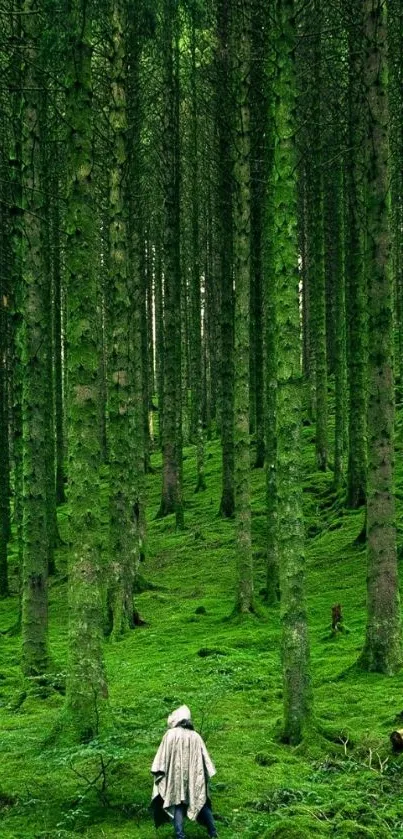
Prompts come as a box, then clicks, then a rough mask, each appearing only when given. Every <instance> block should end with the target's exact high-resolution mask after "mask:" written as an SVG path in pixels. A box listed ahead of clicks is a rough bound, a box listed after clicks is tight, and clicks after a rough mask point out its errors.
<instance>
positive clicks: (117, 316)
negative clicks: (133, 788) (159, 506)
mask: <svg viewBox="0 0 403 839" xmlns="http://www.w3.org/2000/svg"><path fill="white" fill-rule="evenodd" d="M110 22H111V36H112V38H111V56H110V64H109V66H110V89H111V99H110V103H111V104H110V129H111V137H110V139H111V160H110V183H109V239H110V253H109V272H110V278H109V302H110V340H109V347H110V353H109V364H108V372H109V393H108V397H109V398H108V415H109V429H108V430H109V463H110V487H111V493H110V503H109V508H110V566H109V574H110V577H109V605H110V609H111V613H112V636H113V637H114V638H117V637H119V636H121V635H123V634H124V633H125V632H126V631H127V630H128V629H130V628H132V627H133V625H134V624H133V586H134V577H135V573H136V567H137V563H138V553H139V544H138V526H137V525H138V519H137V516H136V514H135V510H134V502H135V497H134V496H135V490H134V487H133V479H132V475H133V466H132V467H131V468H128V464H133V461H134V457H135V452H134V443H133V441H134V438H135V436H136V435H137V434H138V433H139V429H138V428H136V427H135V424H134V418H135V408H134V404H133V403H134V394H133V369H132V359H133V348H132V340H133V335H132V322H131V319H132V297H133V284H132V281H131V275H132V272H131V270H130V265H129V262H128V255H129V251H128V221H127V210H126V195H125V176H126V169H127V162H128V151H127V136H128V125H127V104H126V101H127V78H126V64H127V42H126V37H127V27H128V21H127V6H126V0H113V2H112V5H111V21H110ZM145 372H146V374H147V372H148V371H147V370H146V371H145ZM145 407H146V409H147V410H148V405H146V406H145ZM140 433H141V432H140Z"/></svg>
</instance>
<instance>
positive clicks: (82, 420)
mask: <svg viewBox="0 0 403 839" xmlns="http://www.w3.org/2000/svg"><path fill="white" fill-rule="evenodd" d="M92 13H93V8H92V5H91V4H88V0H70V4H69V7H68V17H67V20H66V31H67V32H68V75H67V78H68V85H67V92H66V94H67V95H66V123H67V125H68V134H67V142H66V148H67V178H68V184H67V186H68V188H67V202H66V227H67V243H66V279H67V307H68V319H67V336H66V337H67V358H68V379H67V385H68V396H67V404H68V429H69V440H68V452H69V459H68V464H69V465H68V474H69V503H70V556H69V591H68V597H69V667H68V677H67V692H66V701H67V709H68V712H69V716H70V719H71V724H72V733H73V736H74V737H75V738H76V739H78V740H80V741H84V740H89V739H91V738H92V737H94V736H95V734H96V733H97V731H98V728H99V724H100V722H102V719H103V713H104V710H105V708H106V705H105V700H106V698H107V695H108V689H107V683H106V676H105V670H104V663H103V652H102V603H101V596H100V589H99V576H100V555H99V533H100V530H101V526H102V524H101V496H100V477H99V463H100V440H99V434H97V433H96V429H97V428H98V417H99V346H98V335H99V322H98V315H99V313H98V310H97V277H96V271H95V266H96V264H97V263H96V258H95V252H94V251H95V242H96V227H95V225H96V218H95V216H94V212H93V110H92V96H93V92H92V74H91V56H92Z"/></svg>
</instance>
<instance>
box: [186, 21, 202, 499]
mask: <svg viewBox="0 0 403 839" xmlns="http://www.w3.org/2000/svg"><path fill="white" fill-rule="evenodd" d="M196 31H197V30H196V11H195V8H193V9H192V21H191V42H190V49H191V77H190V84H191V185H192V194H191V202H192V204H191V252H192V257H191V277H190V283H191V288H190V293H191V330H190V362H191V372H192V375H191V398H192V401H191V417H190V427H191V433H192V437H193V440H194V441H195V443H196V475H197V476H196V487H195V492H199V491H202V490H204V489H206V479H205V476H204V431H203V416H202V407H203V406H202V384H203V381H202V334H201V291H200V219H199V216H200V198H199V190H200V182H199V130H200V124H199V102H198V88H197V65H196Z"/></svg>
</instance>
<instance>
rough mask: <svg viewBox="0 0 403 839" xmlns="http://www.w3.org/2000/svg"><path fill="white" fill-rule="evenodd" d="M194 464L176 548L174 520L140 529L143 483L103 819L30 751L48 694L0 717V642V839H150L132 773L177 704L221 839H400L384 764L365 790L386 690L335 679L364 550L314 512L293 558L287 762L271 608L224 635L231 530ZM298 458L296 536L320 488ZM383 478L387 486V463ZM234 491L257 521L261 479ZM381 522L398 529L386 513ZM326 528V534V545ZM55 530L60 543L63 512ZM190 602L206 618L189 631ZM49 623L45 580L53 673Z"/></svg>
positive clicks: (62, 592) (393, 702) (115, 679)
mask: <svg viewBox="0 0 403 839" xmlns="http://www.w3.org/2000/svg"><path fill="white" fill-rule="evenodd" d="M208 453H209V454H210V455H211V457H210V458H207V460H206V465H207V470H208V488H207V490H206V492H205V493H200V494H198V496H197V497H196V496H193V494H192V488H193V486H194V480H195V475H196V468H195V460H194V451H193V449H191V448H189V449H187V450H186V454H187V459H186V461H185V470H184V484H185V496H186V498H189V499H190V502H189V503H188V505H187V509H186V520H187V525H188V529H187V530H186V531H184V532H181V533H176V532H175V530H174V522H173V521H171V522H169V521H168V520H163V521H154V519H153V516H154V515H155V511H156V509H157V507H158V503H159V500H160V474H159V472H158V471H157V472H156V473H155V474H154V475H150V476H148V478H147V481H148V489H147V493H148V499H149V506H148V516H149V524H148V528H149V531H148V554H147V562H146V565H145V567H144V572H145V574H146V577H147V580H149V581H150V582H151V583H153V584H154V585H156V586H163V591H161V590H158V589H153V588H147V590H144V591H142V592H139V593H138V594H137V596H136V601H137V606H138V608H139V610H140V612H141V615H142V617H143V618H144V619H145V620H146V621H147V624H148V626H147V627H145V628H141V629H136V630H135V631H133V632H132V633H130V634H128V635H127V637H125V638H124V640H122V642H121V643H119V644H117V645H116V644H115V645H114V644H111V643H106V644H105V661H106V669H107V674H108V682H109V687H110V702H111V706H112V709H113V714H114V720H115V735H114V736H115V737H116V740H115V742H114V745H113V750H114V755H115V757H116V759H115V758H114V761H113V766H111V773H110V777H109V778H108V794H109V800H110V806H105V805H102V804H101V803H100V801H99V798H98V797H97V795H96V794H95V793H91V792H90V791H86V788H85V783H84V782H83V780H82V779H80V778H78V777H77V776H76V775H75V774H74V772H73V771H72V769H71V768H70V766H69V761H68V760H66V761H65V762H64V763H63V762H61V760H60V757H61V755H60V751H58V750H56V749H55V748H54V745H52V744H51V743H50V742H49V743H48V745H46V737H47V736H48V734H49V732H51V731H52V729H53V727H54V725H55V724H56V722H57V721H60V707H61V704H62V702H63V697H62V696H60V694H58V693H57V691H56V692H52V693H51V694H50V695H49V697H48V698H40V697H35V696H30V697H29V699H27V700H26V701H25V702H24V703H23V704H22V705H21V707H20V708H19V709H18V710H15V711H13V710H11V708H10V703H11V701H12V700H13V698H15V697H16V696H18V695H19V693H20V692H21V691H22V689H23V683H22V679H21V676H20V672H19V655H20V638H19V637H18V636H15V637H9V636H2V637H1V642H0V673H2V674H3V675H4V677H5V678H4V679H1V680H0V789H1V792H2V794H4V795H8V796H10V797H11V798H13V799H15V803H14V804H12V805H10V806H8V807H5V808H2V809H1V812H0V815H1V831H0V832H1V837H2V839H3V837H4V839H39V837H40V839H44V837H47V839H48V838H49V839H59V837H58V835H57V832H58V831H59V833H60V837H62V839H67V837H68V839H73V837H79V836H81V837H85V839H99V837H100V836H104V837H106V839H153V838H154V837H155V830H154V827H153V824H152V821H151V818H150V815H149V813H148V811H147V807H148V803H149V797H150V794H151V786H150V780H151V776H150V774H149V766H150V764H151V760H152V758H153V755H154V750H155V749H156V747H157V744H158V741H159V738H160V736H161V735H162V733H163V731H164V730H165V724H166V717H167V715H168V713H169V712H170V710H171V709H172V707H174V706H175V705H179V704H180V703H182V702H184V701H185V702H187V704H189V705H190V707H191V709H192V711H193V715H194V718H195V723H196V726H197V727H198V728H199V729H201V731H202V734H203V736H204V737H205V738H206V740H207V744H208V748H209V750H210V751H211V754H212V757H213V759H214V761H215V763H216V766H217V776H216V779H213V784H212V799H213V806H214V811H215V813H216V814H217V816H218V817H219V818H218V820H217V823H218V825H219V833H220V836H221V837H222V839H234V837H237V839H252V837H253V839H263V837H264V836H265V833H266V832H267V831H271V830H273V828H274V827H276V829H277V828H278V829H282V828H284V826H285V825H287V824H288V825H292V826H293V827H295V828H298V829H300V830H303V829H305V836H306V837H307V836H309V835H311V836H312V837H315V836H316V835H318V836H321V835H324V836H326V835H330V836H331V835H337V834H336V833H335V831H336V829H337V830H341V829H343V827H342V825H343V824H350V825H351V824H353V825H355V826H356V825H357V824H358V825H363V826H364V828H366V829H367V830H372V831H373V835H374V836H375V837H378V836H379V837H383V836H384V835H385V836H391V837H393V839H394V837H395V836H396V837H398V836H399V830H400V827H399V826H400V825H401V824H402V822H403V804H402V801H403V794H402V793H403V782H402V779H401V771H400V766H399V759H398V758H397V757H395V756H392V754H391V753H390V757H389V768H388V767H385V769H384V771H383V773H382V774H381V772H380V767H379V761H378V757H377V754H379V756H380V757H381V759H382V760H385V758H386V756H387V755H388V754H389V734H390V731H392V730H393V728H395V727H396V722H395V717H396V715H397V714H398V713H399V712H401V711H402V708H403V705H402V694H401V678H400V677H388V678H385V677H382V676H380V675H378V674H375V673H370V674H365V673H362V672H360V671H358V670H354V669H350V666H351V665H352V664H353V663H354V662H355V660H356V657H357V651H358V649H360V648H361V646H362V643H363V639H364V631H365V573H366V560H365V551H363V550H362V549H360V548H357V547H354V545H353V541H354V538H355V535H356V533H357V532H358V530H359V529H360V526H361V518H362V514H361V513H356V512H354V511H351V512H346V511H344V510H343V509H342V508H341V509H337V508H334V509H332V508H331V507H326V508H324V509H323V511H322V512H321V513H320V523H321V531H320V533H319V535H318V536H317V537H316V538H315V539H313V540H311V541H310V542H309V544H308V549H307V597H308V617H309V624H310V635H311V645H312V675H313V687H314V694H315V713H316V733H314V732H312V733H311V734H310V735H309V737H308V738H307V740H306V742H305V743H304V745H303V746H302V747H300V748H291V747H289V746H286V745H284V744H282V743H280V742H278V741H277V740H276V739H275V724H276V720H278V719H281V716H282V679H281V670H280V656H279V636H280V626H279V612H278V610H276V609H268V608H266V607H264V606H262V610H263V613H264V619H261V620H256V619H254V620H250V621H246V622H241V623H239V624H238V623H236V622H235V623H234V622H229V621H224V620H223V618H224V617H226V616H227V615H228V614H229V612H230V610H231V608H232V605H233V600H234V591H235V532H234V530H235V528H234V523H233V522H232V521H228V520H222V519H221V518H218V517H217V509H218V506H219V501H220V494H221V483H220V474H221V472H220V468H221V467H220V458H221V450H220V446H219V443H218V442H217V441H212V442H211V443H209V444H208ZM302 454H303V463H304V482H305V484H306V485H307V486H308V485H309V487H310V491H309V493H304V499H303V500H304V510H305V514H306V516H307V520H308V522H310V521H314V520H315V516H316V517H317V516H318V514H317V513H315V508H316V506H317V505H318V504H319V502H320V501H321V499H322V497H323V493H324V492H325V490H326V488H327V487H328V485H329V484H330V481H331V476H330V475H329V476H328V475H324V474H321V473H319V472H315V471H314V470H313V469H312V463H313V455H314V450H313V444H312V443H311V442H307V440H304V444H303V452H302ZM153 465H155V466H157V467H159V465H160V456H155V458H154V456H153ZM398 468H399V475H398V479H399V480H400V482H402V478H403V474H402V472H403V462H402V463H399V464H398ZM101 480H102V486H101V498H102V499H103V501H102V503H103V511H102V517H101V520H102V524H101V527H102V530H101V533H100V536H101V537H102V538H104V537H105V535H106V524H105V522H106V516H105V511H106V509H107V499H108V491H107V490H108V485H107V481H108V474H107V471H106V470H105V472H104V473H103V475H102V476H101ZM251 487H252V494H253V507H254V509H256V510H262V509H264V503H265V482H264V476H263V474H262V473H261V471H259V470H253V472H252V473H251ZM398 515H399V517H400V520H401V519H402V502H399V508H398ZM258 522H263V524H264V517H257V518H256V519H253V520H252V523H253V528H254V529H253V539H254V548H255V551H256V553H255V580H256V581H258V580H259V579H261V578H262V577H264V574H265V557H264V527H259V526H258ZM335 523H339V524H340V527H339V528H338V529H335V530H334V529H330V525H333V524H335ZM59 524H60V525H61V527H60V529H61V532H63V530H64V528H65V526H66V509H65V508H62V510H61V511H60V522H59ZM195 531H199V532H200V531H201V532H203V534H204V536H205V539H204V540H199V539H196V540H195V538H194V533H195ZM12 556H15V554H14V553H12ZM64 560H65V552H63V551H59V552H58V556H57V565H58V567H60V566H61V563H62V565H63V563H64ZM14 562H15V560H14V559H13V562H12V566H11V580H12V581H13V579H14V575H13V567H14ZM338 602H341V604H342V607H343V613H344V616H345V621H346V623H347V624H348V626H349V628H350V630H351V631H350V634H349V635H348V636H346V637H345V638H343V639H342V640H341V641H340V642H339V643H335V644H332V643H326V644H324V643H323V641H322V640H321V638H322V636H323V632H324V630H325V629H326V627H327V626H328V624H329V620H330V617H331V606H332V605H333V604H334V603H338ZM199 604H203V605H204V607H205V609H206V614H205V615H202V616H199V619H198V620H197V621H196V622H192V623H188V622H187V618H188V617H189V616H191V615H194V611H195V609H196V608H197V606H198V605H199ZM17 612H18V597H17V595H16V593H14V595H13V597H12V598H10V599H8V600H5V601H1V603H0V627H1V628H2V629H3V628H4V629H6V628H8V627H9V626H11V625H12V624H13V623H14V622H15V619H16V616H17ZM66 621H67V607H66V583H65V582H63V581H60V580H56V581H55V584H54V585H52V586H51V587H50V614H49V644H50V649H51V651H52V658H53V661H54V669H55V672H56V673H63V672H64V671H65V667H66ZM202 648H210V649H212V648H214V649H217V650H222V651H225V652H227V653H228V655H227V656H220V655H212V656H207V657H205V658H201V657H199V656H198V655H197V652H198V650H200V649H202ZM341 674H343V678H340V676H341ZM263 699H264V701H263ZM399 725H400V723H399ZM44 741H45V742H44ZM343 743H346V745H345V746H344V745H343ZM109 747H111V744H110V743H109ZM118 751H121V757H118V755H117V752H118ZM371 754H372V769H370V768H369V761H370V756H371ZM257 756H259V761H257ZM261 758H263V759H261ZM251 802H252V803H251ZM374 802H375V804H374ZM376 802H381V806H379V807H378V806H377V803H376ZM78 811H80V812H78ZM308 811H309V812H308ZM306 820H308V826H309V827H307V821H306ZM57 825H61V826H60V827H57ZM308 829H309V830H310V833H308V832H307V830H308ZM315 829H316V831H319V832H317V833H315V832H314V830H315ZM62 830H63V831H65V833H63V832H62ZM320 831H322V833H321V832H320ZM385 831H389V832H386V833H385ZM170 835H171V830H170V827H169V826H168V827H167V829H166V830H165V829H161V831H160V833H159V839H168V837H170ZM188 835H189V839H196V837H197V836H200V837H201V836H202V832H201V830H200V828H199V827H198V826H194V825H189V829H188ZM268 835H269V836H270V835H271V834H270V833H269V834H268ZM302 835H303V834H302ZM344 835H345V836H346V837H347V836H348V834H344ZM366 835H367V836H368V834H366ZM369 835H371V834H369ZM279 836H281V833H280V834H279ZM341 836H343V834H341ZM283 839H292V834H291V833H289V834H283Z"/></svg>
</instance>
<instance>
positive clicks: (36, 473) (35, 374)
mask: <svg viewBox="0 0 403 839" xmlns="http://www.w3.org/2000/svg"><path fill="white" fill-rule="evenodd" d="M23 13H24V14H23V22H22V34H23V38H24V42H25V44H26V50H25V55H26V60H25V62H24V65H23V73H22V83H23V88H24V91H23V99H22V108H23V118H22V192H23V206H24V219H23V226H24V237H23V239H22V247H23V255H22V278H23V294H22V297H21V305H22V319H23V326H22V356H21V361H22V371H23V381H22V427H23V525H22V526H23V574H22V669H23V672H24V674H25V675H28V676H32V675H37V674H40V673H43V672H45V671H46V667H47V664H48V646H47V623H48V583H47V578H48V545H49V533H48V516H47V461H46V457H45V456H44V454H45V452H46V451H47V447H48V414H49V404H48V388H47V383H48V373H49V357H48V353H49V346H48V341H47V339H48V336H49V316H50V312H49V306H48V300H49V281H50V278H49V275H48V274H47V273H46V266H45V261H44V251H43V248H44V239H43V222H42V219H43V215H44V203H45V202H44V192H43V188H42V184H41V168H42V167H41V154H40V150H41V144H42V142H43V136H42V122H41V118H42V107H41V89H42V87H43V74H42V73H41V60H40V55H39V49H40V32H41V29H40V18H39V16H38V9H37V4H36V3H35V2H34V0H26V1H25V3H24V6H23Z"/></svg>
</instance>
